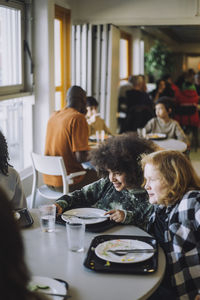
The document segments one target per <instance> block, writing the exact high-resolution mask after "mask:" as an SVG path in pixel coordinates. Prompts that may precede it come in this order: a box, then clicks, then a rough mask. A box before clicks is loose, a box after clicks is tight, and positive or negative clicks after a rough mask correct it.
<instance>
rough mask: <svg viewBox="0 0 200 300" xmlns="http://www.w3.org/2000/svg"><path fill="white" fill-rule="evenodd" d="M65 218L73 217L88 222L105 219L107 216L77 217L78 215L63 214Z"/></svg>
mask: <svg viewBox="0 0 200 300" xmlns="http://www.w3.org/2000/svg"><path fill="white" fill-rule="evenodd" d="M64 216H65V217H75V218H79V219H84V220H90V219H101V218H103V219H107V218H108V217H109V215H106V216H79V215H69V214H64Z"/></svg>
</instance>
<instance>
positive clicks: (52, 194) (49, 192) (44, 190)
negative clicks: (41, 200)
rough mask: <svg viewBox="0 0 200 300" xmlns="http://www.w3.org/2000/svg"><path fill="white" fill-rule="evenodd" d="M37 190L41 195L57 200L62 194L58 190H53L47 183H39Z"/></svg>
mask: <svg viewBox="0 0 200 300" xmlns="http://www.w3.org/2000/svg"><path fill="white" fill-rule="evenodd" d="M38 192H39V193H40V195H41V196H43V197H45V198H49V199H55V200H57V199H58V198H60V197H61V196H62V195H63V193H62V192H58V191H56V190H55V191H54V190H53V188H52V189H51V188H49V187H48V186H47V185H41V186H40V187H39V188H38Z"/></svg>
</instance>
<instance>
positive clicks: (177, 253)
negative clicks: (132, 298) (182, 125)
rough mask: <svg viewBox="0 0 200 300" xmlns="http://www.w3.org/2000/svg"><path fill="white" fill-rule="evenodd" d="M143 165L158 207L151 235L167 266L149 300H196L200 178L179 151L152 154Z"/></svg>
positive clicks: (199, 259) (199, 261)
mask: <svg viewBox="0 0 200 300" xmlns="http://www.w3.org/2000/svg"><path fill="white" fill-rule="evenodd" d="M141 163H142V168H143V170H144V178H145V186H144V187H145V189H146V191H147V192H148V194H149V202H150V203H151V204H152V205H154V211H153V213H152V215H151V217H150V219H149V222H148V225H147V231H148V232H149V233H150V234H152V235H153V236H155V238H156V239H157V240H158V242H159V244H160V246H161V247H162V249H163V250H164V252H165V255H166V262H167V264H166V272H165V276H164V280H163V282H162V283H161V286H160V287H159V288H158V290H157V291H156V292H155V294H153V295H152V296H151V297H150V298H148V299H149V300H155V299H159V300H160V299H163V300H164V299H194V298H195V296H196V295H197V294H198V289H199V287H200V256H199V253H200V178H199V177H198V175H197V174H196V172H195V170H194V169H193V167H192V164H191V162H190V160H189V159H188V158H187V157H186V156H185V155H184V154H182V153H181V152H179V151H169V150H164V151H158V152H155V153H151V154H149V155H145V156H144V157H143V158H142V161H141Z"/></svg>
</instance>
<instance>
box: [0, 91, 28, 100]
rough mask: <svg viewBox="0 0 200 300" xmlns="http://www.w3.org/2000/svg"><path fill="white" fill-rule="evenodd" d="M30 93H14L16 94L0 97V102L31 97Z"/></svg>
mask: <svg viewBox="0 0 200 300" xmlns="http://www.w3.org/2000/svg"><path fill="white" fill-rule="evenodd" d="M31 95H32V93H31V92H23V93H16V94H9V95H2V96H0V101H2V100H8V99H15V98H23V97H27V96H31Z"/></svg>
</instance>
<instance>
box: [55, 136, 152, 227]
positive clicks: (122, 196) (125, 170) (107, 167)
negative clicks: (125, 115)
mask: <svg viewBox="0 0 200 300" xmlns="http://www.w3.org/2000/svg"><path fill="white" fill-rule="evenodd" d="M155 149H156V148H155V145H154V144H153V143H152V142H150V141H147V140H144V139H139V138H138V137H137V135H136V134H134V133H128V134H122V135H119V136H115V137H111V138H109V139H107V140H106V141H104V143H102V144H101V145H100V146H99V147H98V149H94V150H92V151H91V154H90V157H91V162H92V164H93V165H94V166H95V167H96V169H97V170H98V172H99V173H100V174H101V175H102V177H103V178H101V179H100V180H98V181H96V182H94V183H92V184H90V185H87V186H85V187H83V188H82V189H81V190H77V191H74V192H73V193H71V194H68V195H64V196H62V197H61V198H59V199H58V200H57V201H56V203H55V204H56V206H57V212H58V214H61V213H63V212H64V211H66V210H69V209H72V208H79V207H95V208H100V209H104V210H107V211H108V212H107V214H109V215H110V219H111V220H114V221H115V222H122V223H124V224H134V225H137V226H140V227H143V226H144V225H145V221H144V219H148V216H149V214H150V212H151V205H149V204H147V203H148V197H147V193H146V191H145V190H144V189H143V188H142V187H141V184H142V182H143V174H142V169H141V166H140V155H141V154H143V153H150V152H152V151H154V150H155Z"/></svg>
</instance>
